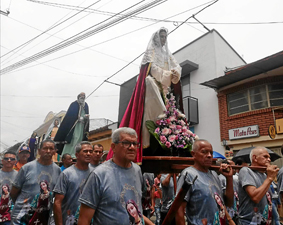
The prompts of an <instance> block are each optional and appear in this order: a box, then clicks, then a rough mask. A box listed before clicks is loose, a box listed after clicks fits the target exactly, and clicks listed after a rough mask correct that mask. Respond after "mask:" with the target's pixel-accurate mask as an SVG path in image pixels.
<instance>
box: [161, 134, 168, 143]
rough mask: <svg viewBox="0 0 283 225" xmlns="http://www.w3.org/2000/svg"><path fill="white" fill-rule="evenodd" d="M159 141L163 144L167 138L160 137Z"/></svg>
mask: <svg viewBox="0 0 283 225" xmlns="http://www.w3.org/2000/svg"><path fill="white" fill-rule="evenodd" d="M160 141H161V143H162V144H164V143H165V142H166V141H167V138H166V137H165V136H160Z"/></svg>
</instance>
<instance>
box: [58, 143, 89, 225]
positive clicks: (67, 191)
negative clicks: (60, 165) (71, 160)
mask: <svg viewBox="0 0 283 225" xmlns="http://www.w3.org/2000/svg"><path fill="white" fill-rule="evenodd" d="M92 154H93V146H92V145H91V143H90V142H88V141H83V142H81V143H79V144H78V145H77V146H76V158H77V162H76V164H74V165H72V166H70V167H69V168H67V169H66V170H64V171H63V172H62V173H61V175H60V177H59V180H58V181H57V183H56V185H55V188H54V193H55V201H54V217H55V224H56V225H65V224H66V221H67V215H68V216H69V218H73V217H74V216H75V213H76V211H77V208H78V206H79V202H78V200H79V196H80V194H81V193H82V189H83V185H84V183H85V181H86V179H87V177H88V175H89V172H90V168H89V166H88V164H89V162H90V160H91V157H92ZM71 215H73V216H71Z"/></svg>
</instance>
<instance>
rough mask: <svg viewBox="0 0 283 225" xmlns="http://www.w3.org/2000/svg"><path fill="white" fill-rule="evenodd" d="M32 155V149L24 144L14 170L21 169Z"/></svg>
mask: <svg viewBox="0 0 283 225" xmlns="http://www.w3.org/2000/svg"><path fill="white" fill-rule="evenodd" d="M29 157H30V149H29V147H28V146H26V145H22V146H21V148H20V149H19V151H18V161H17V162H16V164H15V165H14V170H16V171H19V170H20V169H21V168H22V166H23V165H25V164H26V163H27V162H28V159H29Z"/></svg>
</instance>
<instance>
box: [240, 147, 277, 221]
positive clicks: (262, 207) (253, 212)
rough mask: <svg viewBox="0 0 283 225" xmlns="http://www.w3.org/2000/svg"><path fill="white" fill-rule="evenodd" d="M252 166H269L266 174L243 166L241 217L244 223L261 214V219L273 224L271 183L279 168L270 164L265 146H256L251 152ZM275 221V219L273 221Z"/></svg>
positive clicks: (241, 177)
mask: <svg viewBox="0 0 283 225" xmlns="http://www.w3.org/2000/svg"><path fill="white" fill-rule="evenodd" d="M250 160H251V165H252V166H267V169H266V174H265V173H264V172H261V171H257V170H251V169H250V168H248V167H243V168H242V169H241V170H240V172H239V199H240V206H239V217H240V222H241V223H242V224H243V225H248V224H250V223H251V222H252V221H254V218H253V217H255V216H256V217H258V215H261V221H263V222H264V223H265V224H271V222H272V221H273V218H272V202H271V194H270V193H271V190H270V184H271V183H272V181H273V180H274V178H275V177H276V176H277V173H278V171H279V168H277V166H276V165H270V155H269V153H268V151H267V149H266V148H265V147H255V148H254V149H253V150H252V151H251V153H250ZM273 222H275V221H273Z"/></svg>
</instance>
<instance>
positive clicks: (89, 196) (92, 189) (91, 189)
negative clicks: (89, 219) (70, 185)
mask: <svg viewBox="0 0 283 225" xmlns="http://www.w3.org/2000/svg"><path fill="white" fill-rule="evenodd" d="M101 186H102V184H101V181H100V179H99V178H98V177H97V175H96V174H95V173H94V171H92V172H91V173H90V175H89V177H88V179H87V181H86V183H85V186H84V189H83V192H82V194H81V196H80V198H79V202H80V203H83V204H85V205H87V206H89V207H91V208H93V209H96V208H97V207H98V204H99V201H100V199H101V196H102V190H101Z"/></svg>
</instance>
